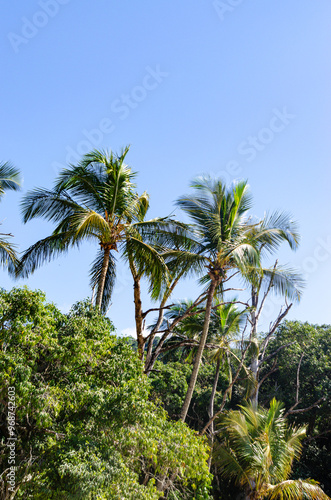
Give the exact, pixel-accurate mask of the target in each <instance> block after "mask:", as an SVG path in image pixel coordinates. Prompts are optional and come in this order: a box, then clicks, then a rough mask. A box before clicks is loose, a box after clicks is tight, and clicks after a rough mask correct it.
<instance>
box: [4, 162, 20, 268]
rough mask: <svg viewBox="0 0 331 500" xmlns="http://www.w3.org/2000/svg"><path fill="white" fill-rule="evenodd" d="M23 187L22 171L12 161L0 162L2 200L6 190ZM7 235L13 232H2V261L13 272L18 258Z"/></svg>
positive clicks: (16, 189) (15, 189)
mask: <svg viewBox="0 0 331 500" xmlns="http://www.w3.org/2000/svg"><path fill="white" fill-rule="evenodd" d="M20 187H21V174H20V171H19V170H18V169H17V168H16V167H14V166H13V165H12V164H11V163H10V162H4V163H0V200H1V198H2V197H3V195H4V193H5V191H18V190H19V189H20ZM6 236H12V235H11V234H4V233H0V263H1V265H2V266H5V267H7V268H8V270H9V271H10V272H13V271H14V269H15V267H16V266H17V263H18V260H17V255H16V251H15V247H14V246H13V245H12V244H11V243H9V241H8V239H7V238H6Z"/></svg>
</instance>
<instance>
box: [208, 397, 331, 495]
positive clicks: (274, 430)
mask: <svg viewBox="0 0 331 500" xmlns="http://www.w3.org/2000/svg"><path fill="white" fill-rule="evenodd" d="M283 413H284V409H283V404H282V403H280V402H278V401H276V400H275V399H273V400H272V401H271V403H270V408H269V409H268V410H265V409H263V408H262V407H258V408H257V409H255V408H254V407H253V406H252V404H251V403H249V404H246V405H244V406H240V410H236V411H234V410H232V411H229V412H227V413H226V414H225V415H223V416H222V417H221V419H220V423H219V430H220V434H219V437H220V444H219V446H218V447H217V449H216V451H215V460H216V463H217V466H218V467H220V471H221V474H222V475H223V477H224V478H228V479H232V480H234V481H235V482H236V483H237V484H238V485H240V486H241V487H243V488H244V489H245V491H246V493H247V495H248V498H249V499H251V500H253V499H254V500H258V499H261V500H262V499H270V500H274V499H279V500H282V499H284V500H286V499H288V500H299V499H303V498H310V499H320V500H326V499H328V496H327V495H325V493H324V492H323V491H322V490H321V488H320V487H319V486H318V483H316V481H313V480H311V479H307V480H305V481H303V480H297V481H295V480H290V479H289V477H290V473H291V468H292V463H293V460H295V459H298V458H299V457H300V453H301V448H302V445H301V441H302V439H303V438H304V436H305V433H306V429H305V427H300V428H294V427H289V426H288V425H287V422H286V419H285V418H284V417H283Z"/></svg>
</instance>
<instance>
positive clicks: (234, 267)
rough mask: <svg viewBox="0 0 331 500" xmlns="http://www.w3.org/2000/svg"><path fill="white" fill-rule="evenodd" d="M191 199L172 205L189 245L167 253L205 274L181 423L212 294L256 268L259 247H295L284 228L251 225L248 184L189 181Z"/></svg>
mask: <svg viewBox="0 0 331 500" xmlns="http://www.w3.org/2000/svg"><path fill="white" fill-rule="evenodd" d="M192 187H193V188H194V189H195V193H196V194H195V195H194V196H185V197H182V198H180V199H179V200H178V202H177V204H178V206H179V207H180V208H182V209H183V210H184V212H186V214H187V215H188V216H189V217H190V218H191V219H192V221H193V224H194V229H193V230H192V241H193V240H195V246H192V250H191V251H190V252H183V251H182V252H176V251H173V252H170V253H169V255H171V256H174V255H176V257H177V261H178V262H179V263H180V262H181V261H182V262H183V263H184V262H185V263H187V262H190V263H191V271H192V270H195V271H198V272H202V271H203V270H204V269H205V268H207V275H205V276H204V277H203V278H202V280H201V281H202V283H204V284H207V287H208V288H207V302H206V309H205V320H204V326H203V330H202V334H201V339H200V344H199V349H198V353H197V355H196V358H195V364H194V367H193V371H192V376H191V380H190V383H189V387H188V391H187V394H186V398H185V402H184V405H183V408H182V412H181V420H183V421H184V420H185V418H186V415H187V411H188V408H189V405H190V402H191V399H192V394H193V391H194V387H195V383H196V379H197V375H198V371H199V365H200V361H201V358H202V353H203V349H204V346H205V343H206V339H207V334H208V328H209V322H210V315H211V310H212V302H213V297H214V294H215V291H217V290H221V289H222V288H223V285H224V283H225V282H226V281H227V280H228V279H230V278H231V277H232V276H233V275H234V274H235V273H236V272H240V273H241V274H242V275H245V274H247V272H248V269H252V268H253V267H254V268H259V267H260V251H259V245H261V243H263V244H264V250H265V251H270V250H271V249H274V248H275V247H277V246H278V245H279V243H280V242H281V241H283V240H287V241H288V242H289V244H290V245H291V247H293V248H294V247H295V246H296V245H297V237H296V234H295V232H291V231H288V228H287V227H282V225H281V224H280V225H279V227H273V228H271V229H269V228H268V227H265V225H264V224H263V221H260V222H257V223H255V224H254V223H253V222H252V221H251V220H250V219H248V218H247V212H248V210H249V208H250V207H251V197H250V195H249V194H248V185H247V182H245V181H242V182H238V183H237V184H236V185H234V186H233V187H232V188H231V189H227V188H226V187H225V185H224V184H223V183H222V181H220V180H213V179H211V178H200V179H197V180H195V181H194V182H193V184H192Z"/></svg>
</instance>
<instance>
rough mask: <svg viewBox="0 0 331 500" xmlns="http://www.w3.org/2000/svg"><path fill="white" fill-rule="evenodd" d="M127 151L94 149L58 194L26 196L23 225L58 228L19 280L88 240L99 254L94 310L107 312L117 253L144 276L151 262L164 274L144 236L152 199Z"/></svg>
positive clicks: (32, 252) (35, 250)
mask: <svg viewBox="0 0 331 500" xmlns="http://www.w3.org/2000/svg"><path fill="white" fill-rule="evenodd" d="M128 150H129V147H126V148H125V149H124V150H123V151H122V152H121V154H120V155H115V154H113V153H112V152H107V151H98V150H94V151H92V152H90V153H88V154H86V155H84V156H83V158H82V160H81V161H80V162H79V163H78V164H77V165H76V166H75V165H73V166H70V168H68V169H64V170H63V171H62V172H61V173H60V174H59V177H58V179H57V180H56V182H55V186H54V189H53V190H47V189H34V190H33V191H31V192H29V193H27V195H26V196H25V198H24V200H23V203H22V213H23V220H24V222H25V223H26V222H27V221H29V220H31V219H33V218H36V217H41V218H44V219H46V220H48V221H51V222H54V223H56V227H55V229H54V231H53V232H52V234H51V235H50V236H48V237H46V238H44V239H42V240H40V241H38V242H37V243H35V244H34V245H32V246H31V247H30V248H28V250H27V251H26V252H25V253H24V255H23V257H22V259H21V263H20V268H19V272H18V274H19V275H21V276H28V275H29V274H30V273H32V272H33V271H34V270H35V269H36V268H37V267H39V266H40V265H41V264H42V263H44V262H45V261H49V260H51V259H52V258H54V257H55V256H57V255H58V254H60V253H62V252H66V251H68V249H69V248H71V247H75V246H80V244H81V243H82V242H83V241H85V240H90V241H91V240H92V241H96V242H97V243H98V244H99V246H100V250H99V252H98V253H97V256H96V258H95V260H94V262H93V263H92V266H91V271H90V277H91V280H90V284H91V287H92V289H93V290H96V299H95V305H96V306H97V307H98V308H99V310H101V312H106V310H107V306H108V304H109V301H110V298H111V292H112V289H113V286H114V280H115V274H116V273H115V264H116V259H115V252H116V253H117V252H121V253H122V255H123V256H125V257H126V258H128V260H129V263H130V266H131V268H132V266H133V263H134V261H135V262H136V265H137V266H138V271H139V273H141V272H143V271H145V270H146V269H147V267H148V265H151V263H152V262H153V263H154V264H155V265H156V263H157V264H159V265H161V267H162V265H163V269H165V265H164V264H163V260H162V259H161V257H160V256H159V254H158V252H157V251H156V250H155V249H153V248H152V247H151V245H148V244H147V243H144V241H143V238H142V236H141V235H142V234H146V233H147V232H148V231H149V232H151V225H153V224H152V222H150V223H149V226H148V223H147V222H143V219H144V216H145V214H146V211H147V208H148V203H149V202H148V196H147V194H146V193H143V195H141V196H138V195H137V193H136V192H135V184H134V183H133V179H134V177H135V175H136V174H135V173H134V172H132V170H131V169H130V168H129V167H128V166H127V165H126V164H125V163H124V160H125V157H126V155H127V153H128ZM155 225H157V223H156V222H155V224H154V226H155ZM139 273H138V274H139ZM158 273H159V274H158V275H159V276H160V272H159V271H158Z"/></svg>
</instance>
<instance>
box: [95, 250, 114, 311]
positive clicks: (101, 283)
mask: <svg viewBox="0 0 331 500" xmlns="http://www.w3.org/2000/svg"><path fill="white" fill-rule="evenodd" d="M109 255H110V247H108V246H106V247H105V248H104V254H103V263H102V269H101V274H100V279H99V283H98V293H97V298H96V299H95V305H96V306H97V308H98V309H99V311H100V310H101V304H102V298H103V292H104V289H105V282H106V275H107V271H108V266H109Z"/></svg>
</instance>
